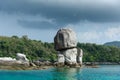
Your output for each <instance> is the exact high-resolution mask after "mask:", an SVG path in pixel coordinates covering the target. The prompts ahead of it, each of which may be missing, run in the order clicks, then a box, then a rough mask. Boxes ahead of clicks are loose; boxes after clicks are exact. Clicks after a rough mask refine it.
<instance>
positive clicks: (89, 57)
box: [0, 36, 120, 62]
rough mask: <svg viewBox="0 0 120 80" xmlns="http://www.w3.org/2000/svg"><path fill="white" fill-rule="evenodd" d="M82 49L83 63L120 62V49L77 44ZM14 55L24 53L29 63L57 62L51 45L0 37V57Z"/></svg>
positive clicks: (27, 39) (22, 38)
mask: <svg viewBox="0 0 120 80" xmlns="http://www.w3.org/2000/svg"><path fill="white" fill-rule="evenodd" d="M77 47H79V48H81V49H83V51H84V56H83V61H85V62H120V48H117V47H113V46H105V45H96V44H90V43H86V44H84V43H78V45H77ZM16 53H24V54H25V55H26V56H27V58H28V59H29V60H30V61H33V60H49V61H56V60H57V52H56V51H55V50H54V44H53V43H47V42H44V43H43V42H41V41H37V40H31V39H29V38H28V37H27V36H22V37H21V38H19V37H17V36H12V37H3V36H1V37H0V57H13V58H15V56H16Z"/></svg>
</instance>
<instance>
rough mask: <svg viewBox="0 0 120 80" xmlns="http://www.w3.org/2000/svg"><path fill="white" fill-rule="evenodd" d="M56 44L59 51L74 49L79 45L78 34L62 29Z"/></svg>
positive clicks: (55, 40)
mask: <svg viewBox="0 0 120 80" xmlns="http://www.w3.org/2000/svg"><path fill="white" fill-rule="evenodd" d="M54 43H55V49H56V50H57V51H60V50H64V49H69V48H74V47H76V45H77V39H76V34H75V32H74V31H73V30H72V29H60V30H59V31H58V32H57V34H56V36H55V38H54Z"/></svg>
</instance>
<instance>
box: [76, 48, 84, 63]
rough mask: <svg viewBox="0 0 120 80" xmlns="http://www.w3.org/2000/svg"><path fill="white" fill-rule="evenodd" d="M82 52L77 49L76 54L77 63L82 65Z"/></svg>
mask: <svg viewBox="0 0 120 80" xmlns="http://www.w3.org/2000/svg"><path fill="white" fill-rule="evenodd" d="M82 58H83V50H82V49H80V48H78V52H77V62H78V63H79V64H81V65H82Z"/></svg>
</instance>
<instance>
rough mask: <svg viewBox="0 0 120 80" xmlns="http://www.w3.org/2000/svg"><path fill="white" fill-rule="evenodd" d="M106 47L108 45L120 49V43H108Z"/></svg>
mask: <svg viewBox="0 0 120 80" xmlns="http://www.w3.org/2000/svg"><path fill="white" fill-rule="evenodd" d="M104 45H107V46H116V47H119V48H120V41H113V42H107V43H105V44H104Z"/></svg>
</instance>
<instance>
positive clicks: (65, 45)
mask: <svg viewBox="0 0 120 80" xmlns="http://www.w3.org/2000/svg"><path fill="white" fill-rule="evenodd" d="M54 43H55V50H57V51H58V63H64V64H68V65H74V64H77V63H80V64H82V55H83V51H82V49H77V48H76V47H77V38H76V33H75V32H74V31H73V30H72V29H60V30H59V31H58V32H57V34H56V36H55V38H54Z"/></svg>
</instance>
